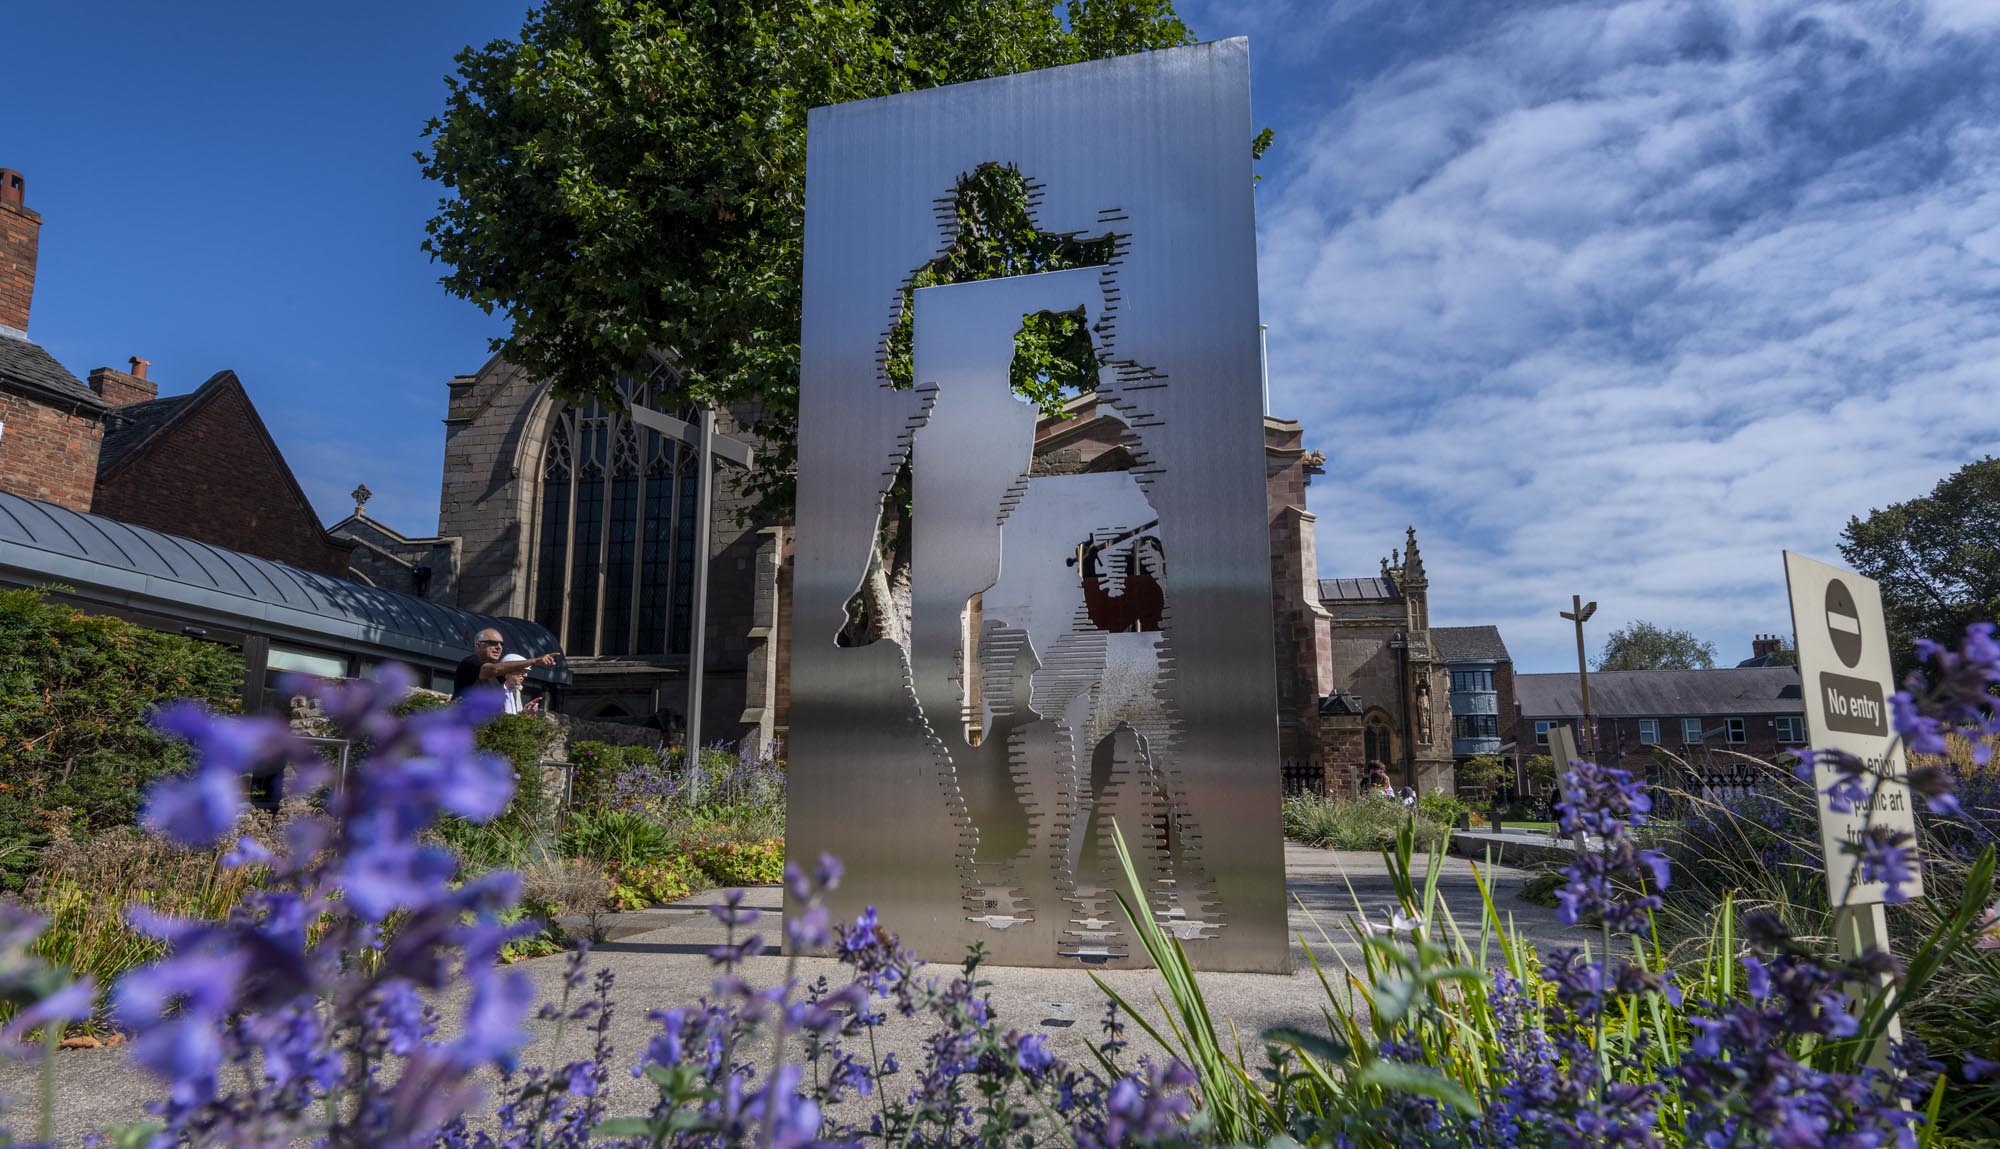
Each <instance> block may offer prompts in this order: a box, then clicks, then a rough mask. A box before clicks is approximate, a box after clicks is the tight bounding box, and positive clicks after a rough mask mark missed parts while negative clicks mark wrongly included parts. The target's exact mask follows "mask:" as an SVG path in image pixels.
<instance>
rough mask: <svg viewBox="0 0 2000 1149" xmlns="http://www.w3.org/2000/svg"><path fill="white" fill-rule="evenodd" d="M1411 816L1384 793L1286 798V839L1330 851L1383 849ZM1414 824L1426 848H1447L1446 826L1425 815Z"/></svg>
mask: <svg viewBox="0 0 2000 1149" xmlns="http://www.w3.org/2000/svg"><path fill="white" fill-rule="evenodd" d="M1410 816H1411V815H1410V812H1409V810H1408V809H1407V808H1406V807H1404V805H1403V804H1402V802H1400V801H1398V800H1396V799H1394V798H1390V797H1387V796H1386V795H1382V794H1363V795H1362V796H1361V797H1359V798H1322V797H1320V796H1319V795H1317V794H1301V795H1299V796H1298V797H1296V798H1287V799H1285V836H1286V837H1288V838H1291V839H1293V840H1295V841H1299V842H1303V843H1305V844H1306V845H1308V846H1319V847H1321V848H1323V849H1328V850H1379V849H1381V848H1383V847H1384V846H1388V845H1392V844H1393V843H1394V842H1395V841H1396V832H1397V830H1399V829H1401V828H1402V825H1403V820H1404V818H1406V817H1410ZM1414 821H1415V822H1416V833H1417V840H1418V843H1419V845H1420V846H1421V847H1422V848H1424V849H1442V848H1443V846H1444V842H1445V838H1446V834H1447V832H1448V830H1447V827H1446V826H1444V825H1443V824H1442V823H1439V822H1435V821H1432V820H1431V819H1429V818H1426V817H1423V816H1422V815H1417V816H1415V818H1414Z"/></svg>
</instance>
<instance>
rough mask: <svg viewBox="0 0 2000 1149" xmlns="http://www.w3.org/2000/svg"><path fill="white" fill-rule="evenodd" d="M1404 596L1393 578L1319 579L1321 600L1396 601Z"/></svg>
mask: <svg viewBox="0 0 2000 1149" xmlns="http://www.w3.org/2000/svg"><path fill="white" fill-rule="evenodd" d="M1402 597H1403V595H1402V592H1401V591H1399V590H1397V589H1396V580H1394V579H1391V578H1323V579H1321V580H1319V600H1320V601H1321V602H1364V601H1368V600H1371V599H1373V600H1379V601H1386V602H1395V601H1397V600H1399V599H1401V598H1402Z"/></svg>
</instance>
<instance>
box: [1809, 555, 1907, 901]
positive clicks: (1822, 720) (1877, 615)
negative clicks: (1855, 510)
mask: <svg viewBox="0 0 2000 1149" xmlns="http://www.w3.org/2000/svg"><path fill="white" fill-rule="evenodd" d="M1785 583H1786V585H1787V587H1788V588H1789V589H1790V590H1791V595H1792V629H1793V631H1794V633H1795V634H1796V635H1797V639H1798V653H1799V681H1800V684H1801V686H1802V687H1803V689H1804V691H1805V704H1806V731H1807V734H1808V741H1809V743H1810V744H1811V746H1812V748H1813V749H1815V750H1844V751H1846V752H1847V753H1849V754H1852V755H1854V756H1855V757H1857V758H1859V759H1861V760H1862V761H1863V762H1864V763H1867V765H1868V768H1869V770H1870V771H1871V773H1870V774H1868V775H1865V776H1864V777H1863V779H1862V781H1863V782H1865V783H1868V784H1869V785H1870V788H1871V789H1873V790H1874V792H1875V798H1874V810H1873V813H1872V817H1871V813H1870V811H1869V809H1868V806H1867V805H1866V804H1857V805H1856V806H1855V808H1854V812H1853V813H1851V814H1843V813H1840V812H1838V811H1835V810H1834V809H1833V808H1832V807H1831V806H1830V805H1829V804H1828V803H1829V799H1828V797H1827V794H1826V791H1827V788H1828V787H1830V786H1832V785H1833V784H1834V782H1836V781H1837V780H1838V779H1839V772H1838V771H1835V770H1833V769H1830V768H1829V767H1827V766H1825V765H1820V766H1818V767H1816V769H1815V778H1814V786H1815V787H1816V788H1817V789H1818V791H1819V826H1820V844H1821V846H1822V847H1823V848H1824V849H1825V851H1826V881H1827V893H1828V897H1829V899H1830V900H1831V902H1832V904H1834V905H1839V904H1841V902H1842V901H1843V900H1845V901H1846V903H1847V904H1848V905H1850V906H1859V905H1868V904H1870V903H1876V902H1880V901H1881V900H1882V893H1883V885H1882V883H1881V882H1863V881H1860V880H1858V879H1857V878H1856V877H1855V875H1854V874H1853V870H1854V866H1855V864H1856V861H1857V859H1856V857H1855V856H1854V854H1853V853H1851V852H1850V851H1849V850H1847V849H1846V848H1844V845H1843V844H1844V843H1849V842H1852V843H1859V842H1860V840H1861V834H1862V832H1863V830H1864V828H1865V827H1866V826H1868V825H1869V824H1870V823H1871V822H1872V824H1873V825H1876V826H1886V827H1889V828H1890V829H1894V830H1902V831H1906V832H1908V833H1911V834H1914V833H1916V829H1917V824H1916V811H1915V810H1914V809H1912V808H1911V806H1910V790H1909V786H1908V784H1907V783H1906V782H1905V781H1904V766H1903V748H1902V746H1901V744H1896V745H1895V746H1894V747H1893V748H1892V747H1891V741H1892V739H1891V730H1890V727H1889V696H1890V695H1891V694H1893V693H1894V692H1895V686H1894V684H1893V681H1892V679H1893V677H1894V672H1893V671H1892V670H1891V669H1890V662H1889V632H1888V627H1887V625H1886V624H1885V623H1884V622H1883V619H1882V591H1881V588H1880V587H1878V586H1877V585H1876V584H1875V581H1874V580H1873V579H1866V578H1862V577H1861V576H1860V575H1858V574H1855V573H1854V572H1853V571H1849V570H1842V569H1841V568H1839V567H1835V566H1829V565H1828V564H1826V563H1823V562H1820V561H1818V560H1816V559H1809V558H1807V557H1805V556H1804V555H1797V554H1793V553H1792V552H1790V551H1786V552H1785ZM1877 775H1880V776H1881V777H1883V778H1884V779H1886V780H1885V781H1884V782H1883V783H1882V785H1881V786H1880V787H1879V788H1876V787H1874V786H1873V783H1874V782H1875V780H1876V776H1877ZM1850 882H1852V889H1850V888H1849V883H1850ZM1903 886H1904V889H1905V890H1906V891H1907V892H1908V893H1910V894H1911V895H1913V896H1914V895H1917V894H1921V893H1923V883H1922V879H1921V877H1919V879H1918V880H1917V881H1916V882H1914V883H1904V884H1903Z"/></svg>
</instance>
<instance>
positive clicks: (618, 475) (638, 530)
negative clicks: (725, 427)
mask: <svg viewBox="0 0 2000 1149" xmlns="http://www.w3.org/2000/svg"><path fill="white" fill-rule="evenodd" d="M675 383H676V381H675V379H674V376H673V373H672V372H671V371H670V370H669V369H668V368H666V367H665V366H664V365H656V366H655V367H654V368H653V370H652V372H651V373H650V374H648V375H647V376H646V377H644V378H643V379H641V378H635V377H633V376H629V375H628V376H621V377H620V379H619V381H618V385H619V390H620V391H621V392H623V394H624V396H625V399H626V400H627V402H628V403H634V404H643V405H645V406H650V407H655V408H659V409H662V410H666V411H670V412H672V413H674V414H676V415H677V416H679V417H680V418H681V419H683V420H686V421H688V422H693V421H695V420H696V418H697V417H698V413H697V412H696V411H695V410H694V409H692V408H690V407H687V406H686V404H685V403H683V402H682V401H681V400H680V399H679V397H678V396H676V395H675V394H674V393H673V392H674V388H675ZM540 477H541V482H542V486H541V495H540V498H539V502H538V506H539V514H540V517H539V520H538V522H537V525H536V529H535V531H534V533H533V536H532V537H533V538H534V541H535V546H536V554H535V557H534V560H533V562H532V563H531V566H530V569H531V570H532V571H533V572H534V577H535V586H534V589H533V592H532V594H531V596H530V599H529V601H530V602H532V603H533V604H534V614H535V621H537V622H539V623H541V624H542V625H543V626H546V627H548V628H549V629H550V630H553V631H555V632H556V633H557V634H558V635H559V636H560V638H561V642H562V646H563V649H564V650H565V651H567V652H568V653H569V654H571V655H575V656H578V657H590V656H599V657H620V656H640V657H648V656H659V655H661V654H664V653H668V652H672V653H685V652H686V650H687V648H688V644H687V625H688V617H689V610H688V605H689V603H690V601H691V599H692V595H693V588H694V553H695V552H694V545H695V541H694V522H695V510H696V502H695V500H696V498H697V491H698V487H699V483H698V482H697V476H696V474H695V467H694V452H693V451H691V450H688V449H687V448H685V447H682V446H681V445H680V444H678V443H676V442H675V441H673V440H671V439H668V438H666V437H664V436H662V435H660V434H658V433H657V432H654V431H648V430H645V429H643V428H640V427H637V426H635V425H633V423H632V422H631V420H630V419H629V418H627V416H626V414H625V412H624V411H623V410H622V409H621V410H614V409H613V408H611V407H607V406H606V405H604V404H603V403H601V402H598V401H595V400H593V401H591V402H589V403H587V404H584V405H582V406H573V405H563V406H560V407H558V408H557V409H556V411H555V412H554V413H553V414H552V416H551V418H550V428H549V433H548V439H547V446H546V447H545V449H544V451H543V455H542V465H541V468H540Z"/></svg>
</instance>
